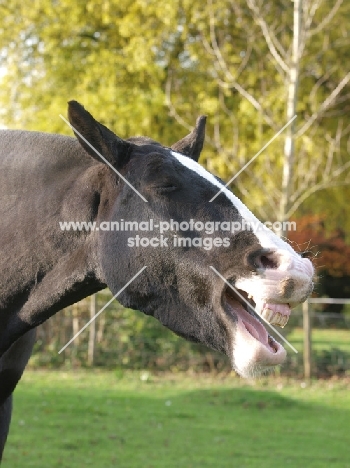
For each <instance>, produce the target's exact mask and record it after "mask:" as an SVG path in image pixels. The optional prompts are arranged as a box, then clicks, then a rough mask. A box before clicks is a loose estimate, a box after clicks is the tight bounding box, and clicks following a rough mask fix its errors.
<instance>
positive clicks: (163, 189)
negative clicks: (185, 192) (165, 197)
mask: <svg viewBox="0 0 350 468" xmlns="http://www.w3.org/2000/svg"><path fill="white" fill-rule="evenodd" d="M178 188H179V187H177V186H176V185H174V184H166V185H161V186H159V187H156V189H157V191H159V192H174V191H175V190H178Z"/></svg>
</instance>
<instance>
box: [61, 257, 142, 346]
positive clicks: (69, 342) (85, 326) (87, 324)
mask: <svg viewBox="0 0 350 468" xmlns="http://www.w3.org/2000/svg"><path fill="white" fill-rule="evenodd" d="M146 268H147V266H144V267H143V268H141V270H140V271H139V272H138V273H136V275H135V276H133V277H132V278H131V280H130V281H128V282H127V283H126V285H125V286H124V287H122V289H120V291H118V292H117V294H115V295H114V296H113V297H112V299H111V300H109V301H108V302H107V304H105V305H104V306H103V307H102V309H101V310H100V311H98V312H97V314H95V315H94V316H93V317H92V319H91V320H89V321H88V323H86V324H85V325H84V326H83V328H82V329H81V330H79V331H78V333H76V334H75V335H74V336H73V338H72V339H71V340H69V341H68V343H67V344H65V345H64V346H63V348H62V349H60V350H59V351H58V354H61V353H62V351H64V350H65V349H66V348H67V346H69V345H70V344H71V343H72V341H74V340H75V338H76V337H77V336H79V335H80V333H81V332H83V331H84V330H85V328H87V327H88V326H89V325H90V323H92V322H93V321H94V320H95V319H96V318H97V317H98V316H99V315H100V314H101V313H102V312H103V311H104V310H105V309H106V307H108V306H109V304H110V303H111V302H113V301H114V299H115V298H117V297H118V296H119V294H121V293H122V292H123V291H124V289H126V288H127V287H128V286H129V284H131V283H132V282H133V281H134V280H135V279H136V278H137V277H138V276H139V275H140V274H141V273H142V272H143V270H145V269H146Z"/></svg>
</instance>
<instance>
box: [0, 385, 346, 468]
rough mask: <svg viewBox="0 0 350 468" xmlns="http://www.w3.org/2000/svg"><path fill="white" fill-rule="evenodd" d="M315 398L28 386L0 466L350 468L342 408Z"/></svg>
mask: <svg viewBox="0 0 350 468" xmlns="http://www.w3.org/2000/svg"><path fill="white" fill-rule="evenodd" d="M92 378H93V376H92ZM194 384H195V382H194ZM321 397H322V395H321ZM312 400H316V401H317V398H315V395H312V393H310V398H309V402H305V401H304V402H302V401H300V400H296V399H293V398H289V397H286V396H285V395H281V394H280V393H279V392H275V391H271V390H255V389H252V388H250V387H247V388H232V389H228V388H220V387H219V386H218V384H216V385H215V386H213V388H209V389H208V388H206V389H196V390H193V391H191V390H188V388H187V389H183V388H177V387H176V384H174V387H173V388H171V386H170V387H169V386H168V387H167V388H165V389H164V388H162V387H161V386H157V385H156V384H152V383H149V384H144V383H143V384H140V386H139V388H137V386H131V387H130V388H125V386H124V388H123V389H121V390H118V387H114V388H113V389H109V388H107V386H101V388H96V386H91V388H89V386H88V385H86V386H83V387H79V388H77V389H74V388H72V387H71V386H69V387H68V388H65V386H64V382H63V383H57V385H56V386H51V387H49V388H46V389H45V387H40V386H34V387H31V386H30V385H29V384H26V385H24V386H23V388H20V389H19V391H18V392H17V398H16V406H15V408H16V409H15V414H14V418H13V424H12V429H11V433H10V438H9V441H8V446H7V448H6V452H5V458H4V463H3V465H2V466H3V467H4V468H10V467H11V468H19V467H20V468H23V467H36V468H41V467H45V468H48V467H49V468H51V467H60V468H63V467H67V468H68V467H69V468H75V467H79V468H80V467H85V466H95V467H98V468H104V467H108V468H109V467H125V468H134V467H135V468H136V467H137V468H139V467H149V468H151V467H154V468H155V467H159V468H166V467H174V468H175V467H176V468H177V467H185V468H190V467H259V468H264V467H269V468H270V467H271V466H272V464H274V465H276V466H290V467H298V468H299V467H301V466H307V467H311V468H312V467H315V468H316V467H317V468H320V467H328V466H329V465H330V464H331V465H332V467H342V468H344V467H347V466H350V462H349V435H348V434H349V433H348V427H349V417H350V411H349V409H344V411H340V410H339V409H336V408H332V407H331V406H323V405H321V404H317V402H315V401H314V402H311V401H312ZM320 400H322V398H320Z"/></svg>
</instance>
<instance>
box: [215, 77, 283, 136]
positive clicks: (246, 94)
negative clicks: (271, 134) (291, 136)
mask: <svg viewBox="0 0 350 468" xmlns="http://www.w3.org/2000/svg"><path fill="white" fill-rule="evenodd" d="M218 83H219V84H220V86H222V87H223V88H234V89H235V90H236V91H238V92H239V93H240V94H241V95H242V96H243V97H245V98H246V99H247V100H248V101H249V102H250V103H251V104H252V106H254V107H255V109H256V110H258V111H259V112H260V113H261V115H262V116H263V117H264V119H265V120H266V122H267V123H268V124H269V125H270V126H271V127H272V128H273V129H274V130H276V129H277V125H276V124H275V122H274V121H273V120H272V118H271V117H270V116H269V115H268V114H267V113H266V112H265V110H264V108H263V107H262V105H261V104H260V102H259V101H257V100H256V99H255V97H254V96H253V95H252V94H250V93H249V92H248V91H247V90H246V89H244V88H243V87H242V86H241V85H240V84H239V83H237V82H236V81H230V82H229V83H226V82H224V81H222V80H218Z"/></svg>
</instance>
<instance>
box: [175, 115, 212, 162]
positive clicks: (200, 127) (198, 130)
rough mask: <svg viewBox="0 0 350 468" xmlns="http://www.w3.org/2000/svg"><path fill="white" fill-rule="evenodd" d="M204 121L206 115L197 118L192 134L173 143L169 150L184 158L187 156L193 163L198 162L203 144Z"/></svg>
mask: <svg viewBox="0 0 350 468" xmlns="http://www.w3.org/2000/svg"><path fill="white" fill-rule="evenodd" d="M206 120H207V116H206V115H201V116H200V117H198V119H197V122H196V126H195V127H194V129H193V130H192V132H191V133H190V134H189V135H187V136H185V138H183V139H182V140H179V141H178V142H177V143H174V144H173V146H172V147H171V149H173V150H174V151H177V152H179V153H181V154H184V155H185V156H189V157H190V158H191V159H193V160H194V161H198V159H199V156H200V154H201V151H202V148H203V144H204V138H205V123H206Z"/></svg>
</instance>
